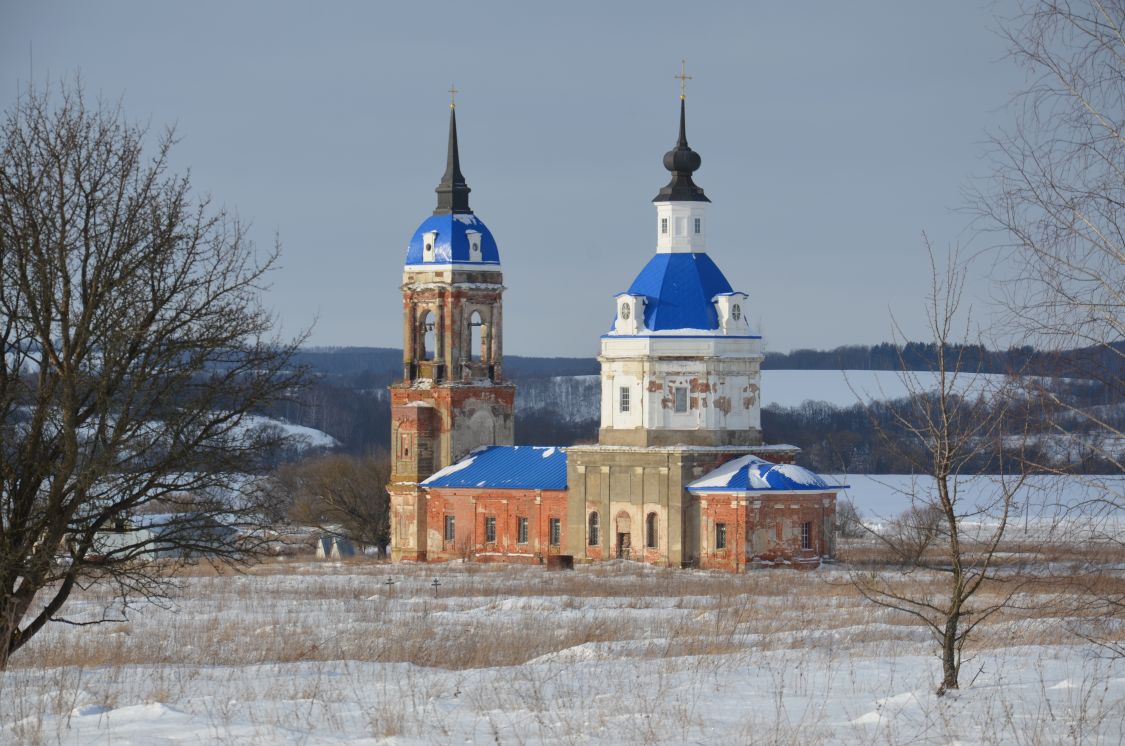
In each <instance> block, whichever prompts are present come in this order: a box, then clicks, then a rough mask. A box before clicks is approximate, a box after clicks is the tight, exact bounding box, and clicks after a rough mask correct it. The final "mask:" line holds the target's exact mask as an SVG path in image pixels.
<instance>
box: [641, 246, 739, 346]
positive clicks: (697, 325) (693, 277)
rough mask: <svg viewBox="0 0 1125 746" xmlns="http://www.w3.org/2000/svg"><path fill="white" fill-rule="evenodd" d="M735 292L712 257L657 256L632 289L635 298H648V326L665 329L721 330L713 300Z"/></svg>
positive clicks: (694, 255) (646, 306)
mask: <svg viewBox="0 0 1125 746" xmlns="http://www.w3.org/2000/svg"><path fill="white" fill-rule="evenodd" d="M730 292H732V290H731V286H730V283H729V282H727V278H726V277H724V276H723V273H722V271H721V270H720V269H719V268H718V266H716V264H715V262H713V261H711V257H709V256H707V255H706V254H703V253H698V254H656V255H655V256H653V257H652V259H650V260H649V262H648V264H646V265H645V267H644V269H642V270H641V273H640V274H639V275H637V279H635V280H633V284H632V285H630V286H629V293H631V294H632V295H643V296H646V297H647V298H648V303H647V304H646V305H645V326H646V327H648V328H649V329H651V330H653V331H663V330H666V329H718V328H719V316H718V314H717V313H715V306H714V305H713V304H712V303H711V300H712V299H713V298H714V297H715V296H716V295H720V294H722V293H730Z"/></svg>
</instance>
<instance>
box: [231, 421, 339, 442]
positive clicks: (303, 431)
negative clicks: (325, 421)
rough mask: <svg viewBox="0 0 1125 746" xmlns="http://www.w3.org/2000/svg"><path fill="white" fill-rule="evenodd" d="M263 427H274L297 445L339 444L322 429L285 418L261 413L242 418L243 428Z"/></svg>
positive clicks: (247, 429)
mask: <svg viewBox="0 0 1125 746" xmlns="http://www.w3.org/2000/svg"><path fill="white" fill-rule="evenodd" d="M263 427H276V428H279V429H280V430H281V432H282V433H283V434H284V435H285V436H286V437H289V438H291V439H292V440H294V441H295V442H296V444H297V445H300V446H303V447H304V448H335V447H336V446H338V445H340V441H338V440H336V439H335V438H333V437H332V436H331V435H329V434H328V433H326V432H324V431H323V430H316V429H315V428H311V427H305V426H304V425H294V424H293V423H291V422H286V421H285V420H278V419H273V418H271V417H262V416H261V415H250V416H247V417H245V418H244V419H243V422H242V428H243V430H246V431H249V430H255V429H258V428H263Z"/></svg>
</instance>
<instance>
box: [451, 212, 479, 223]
mask: <svg viewBox="0 0 1125 746" xmlns="http://www.w3.org/2000/svg"><path fill="white" fill-rule="evenodd" d="M453 219H454V220H456V221H457V222H458V223H464V224H465V225H476V224H477V216H476V215H473V214H472V213H463V212H457V213H454V214H453Z"/></svg>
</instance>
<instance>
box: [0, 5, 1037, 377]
mask: <svg viewBox="0 0 1125 746" xmlns="http://www.w3.org/2000/svg"><path fill="white" fill-rule="evenodd" d="M0 2H2V5H0V105H2V106H3V107H4V108H5V109H6V108H8V107H9V105H10V104H11V102H12V100H13V99H14V98H15V96H16V94H17V93H18V91H19V90H20V87H21V86H23V85H26V83H27V80H28V78H29V74H31V73H30V72H29V71H31V70H32V66H33V75H34V78H35V80H37V81H39V82H42V81H43V80H45V79H46V78H47V76H48V75H49V76H50V77H51V78H52V79H58V78H59V77H65V76H68V75H71V74H73V73H74V72H76V71H80V72H81V75H82V78H83V79H84V81H85V85H86V87H87V90H88V92H91V93H95V94H101V95H103V96H105V97H108V98H110V99H116V98H118V97H122V98H123V102H124V106H125V109H126V111H127V112H128V113H129V115H130V116H132V117H134V118H136V119H139V120H142V121H148V122H151V123H152V125H153V126H154V128H156V127H159V126H162V125H163V124H165V123H175V124H176V126H177V128H178V132H179V134H180V136H181V138H182V142H181V143H180V144H179V145H178V146H177V148H176V151H175V163H176V166H177V168H187V167H190V168H191V171H192V178H193V183H194V184H195V186H196V187H197V188H198V189H200V190H202V191H206V192H210V193H211V194H212V195H213V196H214V198H215V199H216V200H217V201H219V202H221V203H223V204H226V205H227V206H229V207H232V208H234V209H236V210H237V212H238V213H239V214H240V215H241V216H242V217H243V218H245V219H248V220H250V221H252V223H253V227H252V236H253V237H254V239H255V240H256V241H257V242H258V243H259V244H260V245H268V244H270V243H271V242H272V240H273V234H274V232H275V231H276V232H278V233H279V234H280V236H281V240H282V243H283V247H284V255H283V261H282V267H281V269H280V270H279V271H278V272H277V273H276V274H275V276H274V278H273V288H272V290H271V292H270V296H269V298H268V302H269V304H270V305H271V306H272V307H273V308H274V309H275V310H276V312H277V313H278V315H279V316H280V318H281V320H282V322H283V324H284V327H285V329H286V330H288V331H290V332H293V331H296V330H298V329H299V328H301V327H303V326H306V325H308V324H309V323H311V322H312V321H313V319H314V317H315V318H316V324H315V328H314V331H313V336H312V340H311V343H312V344H319V345H373V346H395V347H397V346H399V345H401V343H402V340H401V326H400V319H401V302H400V296H399V289H398V286H399V282H400V279H401V267H402V260H403V257H404V254H405V249H406V244H407V241H408V240H409V239H410V237H411V235H412V234H413V232H414V229H415V228H416V227H417V225H418V223H420V222H421V221H422V220H423V219H424V218H425V217H426V216H427V215H429V214H430V213H431V211H432V210H433V207H434V202H435V195H434V191H433V189H434V187H435V186H436V185H437V182H438V180H439V178H440V177H441V174H442V171H443V170H444V165H445V136H446V126H447V121H448V107H447V104H448V98H449V97H448V94H447V93H446V90H447V89H448V88H449V86H450V83H451V82H455V83H456V86H457V88H458V89H460V91H461V93H460V94H459V95H458V99H457V103H458V106H457V114H458V126H459V131H460V143H461V164H462V170H463V171H464V173H465V176H466V178H467V180H468V182H469V186H471V187H472V189H473V192H472V195H471V198H470V201H471V204H472V207H473V209H474V211H475V212H476V214H477V215H478V216H479V217H480V218H481V219H483V220H484V221H485V223H486V224H487V225H488V226H489V228H490V229H491V230H492V232H493V234H494V235H495V236H496V240H497V242H498V244H499V247H500V256H501V261H502V263H503V268H504V276H505V284H506V285H507V286H508V288H509V289H508V291H507V293H506V295H505V301H504V302H505V313H504V323H505V350H506V352H508V353H509V354H523V355H593V354H596V352H597V344H598V336H599V335H600V334H601V333H602V332H604V331H605V330H606V329H607V328H608V326H609V324H610V322H611V320H612V315H613V305H612V296H613V294H614V293H617V292H620V291H623V290H625V289H626V287H628V285H629V283H630V282H631V281H632V279H633V277H634V276H635V275H636V273H637V272H638V271H639V270H640V268H641V267H642V266H643V265H644V263H645V262H646V261H648V258H649V257H650V256H651V254H652V253H653V251H654V248H655V243H656V235H655V211H654V208H653V207H652V205H651V203H650V200H651V198H652V197H653V196H654V195H655V194H656V192H657V190H658V189H659V188H660V187H661V186H662V185H663V184H664V183H665V182H666V181H667V179H668V173H667V172H666V171H665V170H664V168H663V167H662V165H661V158H662V156H663V154H664V152H665V151H666V150H668V149H669V148H670V147H671V146H672V145H673V144H674V142H675V136H676V118H677V105H678V98H677V95H678V83H677V82H676V81H675V80H674V79H673V75H674V74H675V73H676V72H678V70H679V63H680V59H681V58H682V57H684V58H687V64H688V74H690V75H692V76H693V80H692V81H690V82H689V88H688V98H687V102H688V140H689V142H690V143H691V145H692V147H693V148H694V149H695V150H696V151H698V152H699V153H700V154H701V156H702V157H703V166H702V168H701V169H700V170H699V171H698V172H697V173H696V182H697V183H698V184H700V185H701V186H703V188H704V189H705V190H706V192H707V194H708V196H709V197H710V198H711V200H712V206H711V207H710V210H709V226H708V244H709V253H710V254H711V256H712V257H713V258H714V259H715V261H716V262H717V263H718V265H719V266H720V267H721V268H722V269H723V271H724V273H725V274H726V276H727V278H728V279H729V280H730V282H731V284H732V285H734V286H735V288H737V289H739V290H743V291H746V292H749V293H750V298H751V300H750V303H751V305H752V311H751V314H752V318H753V319H754V320H755V322H758V323H760V325H761V327H762V329H763V332H764V334H765V336H766V343H767V349H771V350H789V349H793V348H797V347H820V348H826V347H834V346H836V345H840V344H856V343H872V342H877V341H881V340H885V339H887V338H889V334H890V324H891V322H890V313H891V312H892V311H893V313H894V315H895V317H896V318H897V319H898V320H899V322H900V323H901V324H902V325H903V327H904V328H905V330H906V332H907V333H908V334H909V335H910V336H912V337H915V338H922V339H924V338H925V333H924V329H923V328H922V315H921V305H922V298H923V297H924V294H925V292H926V289H927V287H928V270H927V266H928V265H927V263H926V258H925V253H924V249H923V245H922V241H921V233H922V231H923V230H925V231H926V232H927V233H928V234H929V236H930V238H931V239H932V240H933V241H934V243H935V244H937V245H938V246H939V247H945V246H947V245H950V244H952V243H965V242H966V241H967V240H968V235H967V234H966V232H965V229H966V226H967V224H968V222H969V220H968V217H967V216H966V215H965V214H963V213H961V212H959V211H958V210H957V208H958V207H959V206H960V205H961V204H962V192H963V190H964V188H965V187H966V186H968V185H969V184H970V183H971V182H972V180H973V179H974V178H977V177H980V176H983V175H984V173H985V171H984V169H985V162H984V160H983V155H984V152H985V148H984V144H983V143H984V140H985V138H986V136H987V133H988V132H989V131H990V129H994V128H996V127H997V126H1002V125H1004V124H1006V123H1007V122H1008V119H1009V112H1008V110H1007V108H1006V103H1007V101H1008V98H1009V97H1010V95H1011V93H1012V92H1014V91H1015V90H1016V89H1018V88H1019V87H1020V84H1021V82H1022V76H1021V74H1020V73H1019V72H1018V71H1017V70H1016V69H1015V68H1014V66H1013V65H1012V63H1011V62H1009V61H1007V60H1005V59H1004V54H1005V48H1004V44H1003V43H1002V41H1001V40H1000V39H999V38H998V36H997V35H996V33H995V30H994V29H995V27H996V23H995V21H994V20H993V16H994V14H995V13H996V12H997V8H996V7H995V6H993V4H992V3H989V2H984V1H983V0H965V1H963V2H914V1H909V2H908V1H903V2H891V0H886V1H885V2H863V1H853V2H847V3H841V2H822V3H779V2H773V3H768V4H766V3H756V2H755V3H751V2H725V3H719V2H715V3H706V4H704V3H685V2H683V1H682V0H680V1H679V2H651V1H650V2H643V3H640V2H637V3H624V2H622V3H610V2H604V1H603V2H582V1H570V2H565V3H552V4H549V5H548V4H539V3H528V2H510V3H497V2H475V3H468V2H460V3H449V2H398V3H390V2H388V3H373V2H358V1H357V2H349V3H343V2H323V3H288V2H273V1H270V2H266V1H264V0H263V1H261V2H237V3H234V2H226V1H223V2H209V1H200V0H193V2H180V3H164V2H149V1H148V0H144V1H136V2H103V3H91V2H83V1H78V0H76V1H74V2H52V1H50V0H48V1H44V2H34V3H32V2H15V0H0ZM1003 7H1004V6H1003V5H1001V9H1003ZM29 43H30V46H31V54H30V55H29ZM29 57H30V59H29ZM974 245H976V244H974ZM988 271H989V267H987V266H985V265H984V264H983V263H981V265H980V266H978V267H976V272H977V276H976V277H975V278H974V280H973V283H972V285H971V287H970V292H971V294H972V295H973V296H974V303H976V305H977V310H978V311H979V312H980V313H981V314H982V315H983V313H984V310H985V308H986V305H987V298H988V296H989V295H990V293H991V285H990V283H989V282H988V280H987V278H986V277H985V275H986V274H987V272H988Z"/></svg>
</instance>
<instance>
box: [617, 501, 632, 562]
mask: <svg viewBox="0 0 1125 746" xmlns="http://www.w3.org/2000/svg"><path fill="white" fill-rule="evenodd" d="M616 522H617V526H616V528H617V559H629V557H630V555H631V554H632V551H633V541H632V536H631V535H632V529H633V523H632V520H631V519H630V518H629V514H628V513H626V512H625V511H621V512H620V513H618V514H617V521H616Z"/></svg>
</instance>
